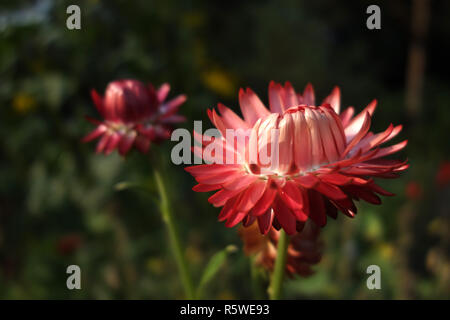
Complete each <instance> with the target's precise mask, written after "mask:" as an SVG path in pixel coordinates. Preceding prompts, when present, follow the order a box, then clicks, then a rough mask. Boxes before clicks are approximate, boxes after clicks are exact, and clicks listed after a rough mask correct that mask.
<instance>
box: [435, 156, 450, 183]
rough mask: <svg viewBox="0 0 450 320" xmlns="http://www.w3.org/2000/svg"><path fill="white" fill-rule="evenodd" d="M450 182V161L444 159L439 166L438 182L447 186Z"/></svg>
mask: <svg viewBox="0 0 450 320" xmlns="http://www.w3.org/2000/svg"><path fill="white" fill-rule="evenodd" d="M449 182H450V161H444V162H442V163H441V165H440V166H439V169H438V172H437V174H436V183H437V185H438V186H439V187H445V186H446V185H448V184H449Z"/></svg>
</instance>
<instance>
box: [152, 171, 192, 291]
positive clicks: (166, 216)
mask: <svg viewBox="0 0 450 320" xmlns="http://www.w3.org/2000/svg"><path fill="white" fill-rule="evenodd" d="M155 180H156V185H157V188H158V192H159V195H160V201H161V204H160V209H161V214H162V218H163V220H164V222H165V223H166V226H167V229H168V231H169V238H170V242H171V247H172V252H173V255H174V256H175V260H176V262H177V266H178V270H179V272H180V277H181V281H182V282H183V286H184V291H185V294H186V298H187V299H194V298H195V293H194V292H195V291H194V285H193V282H192V278H191V274H190V272H189V268H188V265H187V263H186V258H185V256H184V252H183V249H182V246H181V242H180V236H179V234H178V229H177V226H176V224H175V220H174V218H173V215H172V211H171V209H170V203H169V198H168V196H167V192H166V188H165V187H164V182H163V179H162V178H161V175H160V174H159V172H158V170H155Z"/></svg>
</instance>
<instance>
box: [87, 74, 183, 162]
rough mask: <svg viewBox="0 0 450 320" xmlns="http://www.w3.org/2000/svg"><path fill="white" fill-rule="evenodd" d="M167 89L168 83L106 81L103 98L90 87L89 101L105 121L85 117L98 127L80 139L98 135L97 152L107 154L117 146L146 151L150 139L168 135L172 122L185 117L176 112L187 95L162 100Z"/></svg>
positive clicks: (120, 151) (165, 137)
mask: <svg viewBox="0 0 450 320" xmlns="http://www.w3.org/2000/svg"><path fill="white" fill-rule="evenodd" d="M169 90H170V86H169V84H167V83H164V84H163V85H162V86H161V87H160V88H159V89H157V90H155V89H154V88H153V86H152V85H151V84H150V85H148V86H146V85H145V84H143V83H142V82H140V81H137V80H128V79H127V80H117V81H113V82H111V83H109V85H108V87H107V88H106V91H105V96H104V97H101V96H100V95H99V94H98V93H97V92H96V91H95V90H92V91H91V95H92V100H93V101H94V104H95V106H96V107H97V110H98V112H99V113H100V115H101V116H102V117H103V119H104V120H103V121H98V120H95V119H91V118H88V120H89V121H91V122H92V123H94V124H96V125H97V128H96V129H95V130H93V131H92V132H91V133H89V134H88V135H87V136H86V137H84V139H83V141H84V142H88V141H91V140H93V139H96V138H99V137H101V138H100V141H99V142H98V144H97V150H96V151H97V153H104V154H106V155H107V154H110V153H111V152H112V151H114V149H116V148H118V150H119V153H120V154H121V155H126V154H127V153H128V152H129V151H130V150H131V148H132V147H133V146H135V147H136V149H138V150H139V151H140V152H142V153H146V152H147V151H148V150H149V148H150V144H151V142H158V141H161V140H165V139H168V138H169V137H170V134H171V131H172V128H171V125H172V124H174V123H178V122H182V121H184V120H185V119H184V117H183V116H180V115H178V114H177V112H178V109H179V107H180V105H181V104H183V103H184V101H186V96H185V95H179V96H177V97H176V98H174V99H172V100H170V101H165V100H166V98H167V95H168V94H169Z"/></svg>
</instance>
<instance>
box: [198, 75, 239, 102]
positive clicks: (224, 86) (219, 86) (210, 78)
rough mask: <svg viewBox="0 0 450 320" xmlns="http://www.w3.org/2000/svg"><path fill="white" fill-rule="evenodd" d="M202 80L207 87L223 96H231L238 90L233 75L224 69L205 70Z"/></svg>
mask: <svg viewBox="0 0 450 320" xmlns="http://www.w3.org/2000/svg"><path fill="white" fill-rule="evenodd" d="M202 80H203V83H204V84H205V86H206V87H208V88H209V89H211V90H212V91H214V92H216V93H218V94H220V95H222V96H225V97H231V96H233V95H234V94H235V92H236V83H235V81H234V79H233V76H232V75H231V74H229V73H227V72H225V71H223V70H220V69H212V70H208V71H205V72H204V73H203V77H202Z"/></svg>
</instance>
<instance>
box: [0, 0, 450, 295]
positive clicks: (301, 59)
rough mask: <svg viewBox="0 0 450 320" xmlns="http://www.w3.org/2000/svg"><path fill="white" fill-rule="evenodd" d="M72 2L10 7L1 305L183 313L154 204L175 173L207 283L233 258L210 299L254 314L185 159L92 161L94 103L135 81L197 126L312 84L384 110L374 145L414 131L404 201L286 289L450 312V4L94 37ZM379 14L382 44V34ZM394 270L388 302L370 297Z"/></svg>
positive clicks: (382, 210)
mask: <svg viewBox="0 0 450 320" xmlns="http://www.w3.org/2000/svg"><path fill="white" fill-rule="evenodd" d="M72 3H73V1H47V0H40V1H2V3H1V4H0V75H1V77H0V80H1V82H0V105H1V106H0V136H1V138H0V298H3V299H19V298H25V299H41V298H50V299H79V298H86V299H111V298H116V299H130V298H137V299H157V298H159V299H167V298H182V297H183V291H182V287H181V284H180V282H179V280H178V276H177V269H176V265H175V263H174V260H173V259H172V256H171V255H170V252H169V251H168V248H169V244H168V239H167V236H166V233H165V228H164V225H163V223H162V221H161V218H160V214H159V212H158V209H157V206H156V204H155V202H154V197H155V195H154V194H152V193H151V192H148V191H146V189H143V188H139V187H138V188H128V189H125V190H118V188H117V184H118V183H121V182H124V181H127V182H129V183H132V184H139V185H145V186H146V187H148V189H150V190H151V189H152V188H153V189H154V186H153V184H154V182H153V175H152V166H155V165H158V166H164V175H165V176H166V178H167V181H170V184H169V186H168V188H169V190H170V191H169V192H170V197H171V200H172V205H173V208H174V211H175V215H176V217H177V220H178V222H179V226H180V229H181V235H182V238H183V239H184V245H185V246H186V253H187V257H188V260H189V263H190V264H191V267H192V271H193V273H194V276H195V279H196V280H197V279H198V278H199V277H200V274H201V272H202V270H203V268H204V266H205V265H206V264H207V262H208V260H209V258H210V257H211V256H212V255H213V254H214V253H215V252H217V251H218V250H221V249H223V248H224V247H226V246H227V245H229V244H235V245H236V246H237V247H238V248H239V249H240V251H239V252H237V253H234V254H232V255H230V256H229V258H228V259H227V262H226V264H225V266H224V267H223V268H221V270H220V273H219V275H218V276H217V277H216V278H215V279H214V280H213V281H212V282H211V283H210V284H208V286H207V288H205V290H206V291H205V297H207V298H210V299H228V298H252V297H255V296H257V295H255V292H253V291H252V285H251V274H250V262H249V259H248V258H247V257H245V256H244V255H243V254H242V251H241V247H242V245H241V240H240V239H239V237H238V235H237V232H236V229H228V228H225V226H224V225H223V224H222V223H218V222H217V215H218V213H219V210H220V209H217V208H213V207H212V206H211V205H210V204H209V203H208V202H207V198H208V194H198V193H194V192H193V191H191V187H192V186H193V185H194V184H195V183H194V180H193V178H192V177H191V176H190V175H189V174H188V173H187V172H185V171H184V170H183V166H175V165H173V164H171V163H169V162H168V159H169V155H170V150H171V147H172V146H173V145H174V143H173V142H170V141H166V142H164V143H163V144H162V145H160V146H153V147H152V149H151V151H150V153H149V154H148V155H144V156H143V155H141V154H139V153H137V152H133V153H132V154H130V155H129V156H128V157H127V158H126V159H122V158H121V157H119V156H118V155H117V154H116V153H114V154H113V155H111V156H108V157H105V156H102V155H96V154H95V153H94V150H95V144H94V143H90V144H82V143H81V142H80V139H81V138H82V137H83V136H84V135H85V134H86V133H87V132H88V131H89V130H91V129H92V125H91V124H90V123H88V122H87V121H85V120H84V118H83V116H84V115H90V116H93V117H96V118H99V115H98V114H97V113H96V110H95V108H94V106H93V103H92V101H91V99H90V95H89V92H90V90H91V89H92V88H95V89H97V90H98V91H99V92H103V90H104V88H105V87H106V85H107V83H108V82H109V81H112V80H114V79H118V78H124V77H127V78H136V79H139V80H142V81H146V82H152V83H153V84H155V85H160V84H161V83H163V82H169V83H170V84H171V86H172V92H171V96H174V95H175V94H180V93H185V94H187V96H188V101H187V102H186V103H185V104H184V105H183V106H182V107H181V113H182V114H184V115H185V116H187V118H188V122H187V123H186V124H185V126H186V127H187V128H189V129H191V128H192V126H193V120H204V128H205V127H206V128H209V127H211V126H212V125H210V122H209V121H208V120H207V117H206V109H207V108H211V107H213V106H215V105H216V104H217V102H223V103H224V104H225V105H227V106H229V107H232V108H233V109H234V110H238V98H237V94H238V89H239V87H241V86H242V87H243V86H249V87H251V88H252V89H253V90H254V91H255V92H256V93H257V94H258V95H259V96H260V97H261V99H262V100H263V101H264V102H267V86H268V83H269V81H270V80H275V81H279V82H284V81H286V80H288V81H291V82H292V83H293V85H294V86H295V88H296V89H297V90H303V87H304V86H305V85H306V83H307V82H312V83H313V85H314V87H315V89H316V96H317V97H319V100H320V99H322V98H323V97H325V96H326V95H327V94H328V93H329V92H330V91H331V89H332V88H333V86H334V85H339V86H340V87H341V90H342V94H343V100H342V103H343V105H344V106H348V105H353V106H355V107H356V110H361V109H362V108H363V107H365V105H366V104H367V103H368V102H370V101H371V100H372V99H374V98H377V99H378V101H379V107H378V109H377V111H376V113H375V117H374V120H373V129H374V130H375V131H380V130H383V129H385V128H386V127H387V126H388V125H389V124H390V123H391V122H392V123H394V124H403V125H404V131H403V132H402V133H401V135H400V137H399V138H396V142H399V141H401V139H404V138H407V139H409V145H408V147H407V148H406V149H405V150H404V151H402V152H401V153H400V154H397V155H395V157H396V158H402V159H404V158H408V159H409V161H410V164H411V167H410V169H409V170H408V171H407V173H406V174H404V175H403V176H402V177H401V178H400V179H397V180H389V181H382V182H381V185H382V186H383V187H385V188H387V189H388V190H390V191H392V192H394V193H396V194H397V196H396V197H393V198H384V199H383V204H382V205H381V206H372V205H366V204H359V214H358V215H357V217H356V218H355V219H349V218H347V217H345V216H343V215H341V216H339V218H338V219H337V220H336V221H334V220H329V223H328V225H327V226H326V227H325V229H324V230H323V239H324V241H325V243H326V249H325V252H324V256H323V260H322V262H321V263H320V264H319V265H318V266H317V267H316V268H315V269H316V274H315V275H314V276H312V277H310V278H307V279H302V278H295V279H293V280H290V281H288V282H286V288H285V297H286V298H290V299H305V298H306V299H310V298H319V299H335V298H344V299H381V298H385V299H413V298H419V299H432V298H437V299H449V298H450V260H449V242H450V239H449V235H450V231H449V229H450V226H449V214H450V205H449V202H448V199H449V197H450V183H449V180H450V177H449V160H450V157H449V156H450V150H449V129H450V107H449V105H450V90H449V88H450V87H449V84H450V77H449V74H450V64H448V61H447V60H448V57H446V56H448V52H450V43H449V41H448V39H449V38H450V20H449V19H448V13H449V12H450V2H448V1H444V0H441V1H439V0H434V1H427V0H415V1H376V2H374V1H358V2H356V1H355V2H352V4H351V5H350V3H349V2H346V4H345V5H344V4H343V2H337V1H331V0H330V1H325V0H318V1H305V0H303V1H300V0H295V1H294V0H292V1H275V0H272V1H266V0H263V1H214V2H213V1H208V0H192V1H173V0H166V1H152V0H151V1H118V0H117V1H110V0H108V1H95V0H90V1H87V0H86V1H77V4H78V5H79V6H80V8H81V30H72V31H71V30H68V29H67V28H66V19H67V17H68V15H67V14H66V8H67V6H68V5H70V4H72ZM370 4H378V5H379V6H380V7H381V18H382V29H381V30H368V29H367V28H366V19H367V17H368V14H366V8H367V6H368V5H370ZM70 264H77V265H79V266H80V267H81V270H82V290H73V291H70V290H68V289H67V288H66V277H67V274H66V272H65V271H66V267H67V266H68V265H70ZM371 264H376V265H379V266H380V267H381V272H382V289H381V290H368V289H367V287H366V279H367V277H368V275H367V274H366V268H367V266H369V265H371Z"/></svg>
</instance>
